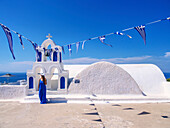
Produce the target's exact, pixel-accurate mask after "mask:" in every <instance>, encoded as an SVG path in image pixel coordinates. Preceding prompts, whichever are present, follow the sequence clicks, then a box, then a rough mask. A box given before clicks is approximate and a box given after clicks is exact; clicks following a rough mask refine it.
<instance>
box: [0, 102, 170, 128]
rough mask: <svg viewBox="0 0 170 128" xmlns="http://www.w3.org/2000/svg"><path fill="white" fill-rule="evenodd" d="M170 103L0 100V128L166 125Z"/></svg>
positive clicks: (146, 127) (154, 127)
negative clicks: (23, 101)
mask: <svg viewBox="0 0 170 128" xmlns="http://www.w3.org/2000/svg"><path fill="white" fill-rule="evenodd" d="M169 126H170V103H143V104H139V103H138V104H113V103H108V104H106V103H105V104H95V103H91V104H80V103H79V104H76V103H48V104H43V105H42V104H38V103H19V102H0V128H39V127H41V128H46V127H49V128H103V127H105V128H161V127H162V128H169Z"/></svg>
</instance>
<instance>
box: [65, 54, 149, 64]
mask: <svg viewBox="0 0 170 128" xmlns="http://www.w3.org/2000/svg"><path fill="white" fill-rule="evenodd" d="M151 57H152V56H141V57H127V58H110V59H96V58H89V57H84V58H76V59H69V60H63V62H64V63H65V64H91V63H95V62H99V61H108V62H112V63H133V62H141V61H144V60H147V59H149V58H151Z"/></svg>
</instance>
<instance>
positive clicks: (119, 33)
mask: <svg viewBox="0 0 170 128" xmlns="http://www.w3.org/2000/svg"><path fill="white" fill-rule="evenodd" d="M114 34H117V35H126V36H128V37H129V38H132V37H131V36H129V35H128V34H124V33H121V32H115V33H114Z"/></svg>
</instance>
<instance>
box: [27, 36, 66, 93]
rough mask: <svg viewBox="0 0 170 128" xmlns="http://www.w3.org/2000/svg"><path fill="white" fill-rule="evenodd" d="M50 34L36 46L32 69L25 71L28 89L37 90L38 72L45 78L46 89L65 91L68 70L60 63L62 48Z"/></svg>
mask: <svg viewBox="0 0 170 128" xmlns="http://www.w3.org/2000/svg"><path fill="white" fill-rule="evenodd" d="M50 37H51V36H50V34H49V35H48V36H47V38H48V39H46V40H45V41H44V42H43V43H42V45H41V46H38V47H37V48H36V62H34V63H33V68H32V70H28V71H27V84H28V85H29V86H28V87H29V89H33V90H34V91H38V90H37V89H38V81H39V79H40V74H41V73H44V74H45V78H46V79H47V90H54V91H67V86H68V78H69V71H68V70H64V67H63V63H62V48H61V47H60V46H58V45H56V44H55V42H54V41H53V40H51V39H50Z"/></svg>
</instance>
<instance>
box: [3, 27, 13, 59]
mask: <svg viewBox="0 0 170 128" xmlns="http://www.w3.org/2000/svg"><path fill="white" fill-rule="evenodd" d="M0 25H1V27H2V29H3V30H4V32H5V34H6V37H7V39H8V44H9V49H10V51H11V53H12V56H13V58H14V59H15V56H14V52H13V41H12V34H11V31H10V30H9V28H8V27H6V26H4V25H3V24H0Z"/></svg>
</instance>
